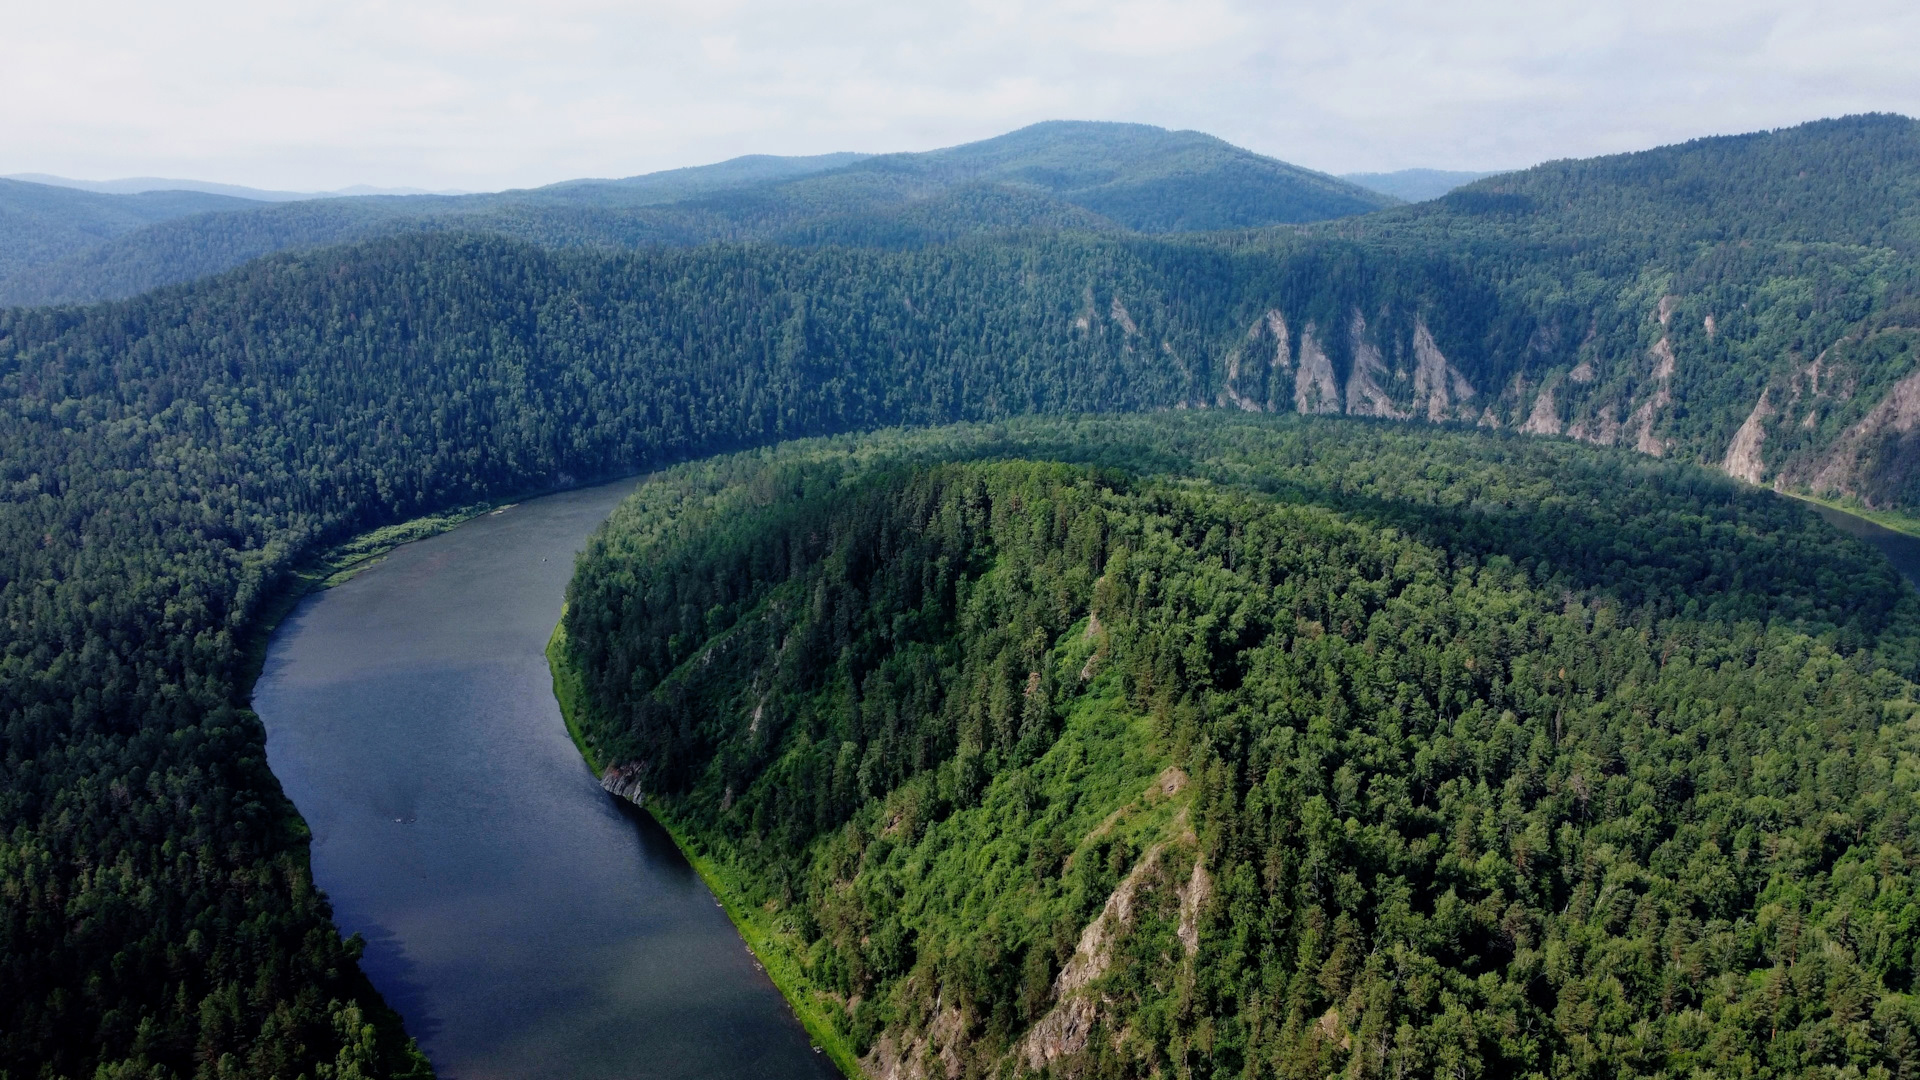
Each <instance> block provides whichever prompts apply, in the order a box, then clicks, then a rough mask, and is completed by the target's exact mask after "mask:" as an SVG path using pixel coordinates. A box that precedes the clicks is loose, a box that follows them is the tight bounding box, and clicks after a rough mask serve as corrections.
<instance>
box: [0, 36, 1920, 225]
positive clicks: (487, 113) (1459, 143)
mask: <svg viewBox="0 0 1920 1080" xmlns="http://www.w3.org/2000/svg"><path fill="white" fill-rule="evenodd" d="M0 27H4V30H0V34H3V35H4V40H5V44H6V47H5V56H6V61H5V63H4V64H0V173H11V172H47V173H56V174H62V175H67V176H75V177H80V178H84V179H106V178H111V177H121V176H133V175H158V176H173V177H190V178H194V179H204V180H219V181H226V182H230V183H241V184H251V185H254V186H258V187H272V188H288V189H296V190H314V189H322V188H335V187H341V186H345V185H348V184H355V183H366V184H377V185H411V186H418V187H425V188H448V187H454V188H465V189H470V190H490V189H496V188H502V187H514V186H528V185H534V184H541V183H547V182H550V181H554V180H561V179H566V178H571V177H579V176H626V175H632V174H635V173H641V172H648V171H652V170H655V169H662V168H671V167H674V166H679V165H692V164H701V163H705V162H709V161H716V160H720V159H723V158H727V157H731V156H734V155H737V154H744V153H777V154H807V153H821V152H825V151H831V150H867V151H886V150H921V149H930V148H933V147H937V146H946V145H951V144H954V143H958V142H965V141H968V140H972V139H977V138H984V137H986V136H990V135H995V134H998V133H1000V132H1003V131H1007V130H1010V129H1012V128H1015V127H1018V126H1020V125H1023V124H1027V123H1031V122H1033V121H1036V120H1045V119H1053V118H1072V119H1099V120H1136V121H1142V122H1146V123H1152V124H1161V125H1164V126H1167V127H1175V128H1198V129H1200V130H1202V131H1207V132H1211V133H1213V134H1215V135H1219V136H1221V137H1222V138H1225V139H1228V140H1230V141H1232V142H1235V143H1239V144H1240V145H1242V146H1246V147H1250V148H1252V149H1254V150H1258V151H1260V152H1262V153H1266V154H1271V155H1273V156H1275V157H1279V158H1283V159H1285V160H1288V161H1292V162H1296V163H1298V164H1302V165H1306V166H1309V167H1312V168H1316V169H1323V170H1326V171H1329V172H1349V171H1358V170H1388V169H1398V168H1406V167H1411V166H1433V167H1439V168H1454V169H1492V168H1505V167H1515V166H1522V165H1528V164H1532V163H1534V162H1537V161H1541V160H1545V159H1548V158H1555V157H1568V156H1584V155H1590V154H1598V153H1607V152H1612V151H1618V150H1631V149H1639V148H1643V147H1647V146H1654V145H1659V144H1661V143H1667V142H1674V141H1678V140H1682V139H1686V138H1691V137H1694V136H1697V135H1706V134H1716V133H1727V132H1737V131H1749V130H1754V129H1758V128H1765V127H1776V126H1781V125H1786V124H1792V123H1798V122H1800V121H1803V120H1809V119H1814V118H1817V117H1822V116H1833V115H1839V114H1843V113H1848V112H1863V111H1874V110H1878V111H1893V112H1904V113H1906V114H1908V115H1920V63H1916V57H1920V3H1916V2H1915V0H1825V2H1822V3H1809V2H1794V3H1780V2H1772V0H1711V2H1689V0H1629V2H1623V3H1608V2H1606V0H1582V2H1578V3H1560V2H1543V0H1533V2H1526V3H1487V2H1480V0H1455V2H1451V3H1441V2H1437V0H1435V2H1420V3H1414V2H1365V0H1361V2H1339V0H1325V2H1317V3H1311V4H1300V3H1242V2H1239V0H1197V2H1193V3H1174V2H1170V0H1055V2H1045V0H941V2H934V3H929V2H915V0H828V2H820V3H805V4H800V3H771V2H765V0H644V2H626V3H619V2H609V0H544V2H542V3H539V4H534V3H522V2H508V0H458V2H446V3H404V2H392V3H386V2H378V0H367V2H363V0H332V2H327V3H314V2H311V0H286V2H273V0H174V2H170V3H152V2H150V0H138V2H136V0H61V2H59V3H46V2H44V0H0Z"/></svg>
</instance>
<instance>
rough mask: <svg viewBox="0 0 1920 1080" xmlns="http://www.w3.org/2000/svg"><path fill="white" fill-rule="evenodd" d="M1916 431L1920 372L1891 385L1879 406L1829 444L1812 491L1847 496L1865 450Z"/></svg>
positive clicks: (1918, 418)
mask: <svg viewBox="0 0 1920 1080" xmlns="http://www.w3.org/2000/svg"><path fill="white" fill-rule="evenodd" d="M1916 427H1920V371H1916V372H1914V373H1913V374H1911V375H1908V376H1907V377H1906V378H1904V379H1901V380H1900V381H1899V382H1897V383H1895V384H1894V386H1893V389H1892V390H1891V391H1889V392H1888V393H1887V396H1886V397H1884V398H1882V399H1881V400H1880V404H1878V405H1875V406H1874V407H1873V409H1872V410H1871V411H1869V412H1868V413H1867V415H1865V416H1863V417H1861V418H1860V420H1859V421H1858V422H1857V423H1855V424H1854V425H1853V426H1852V427H1849V428H1848V429H1847V430H1846V431H1844V432H1842V433H1841V435H1840V437H1839V438H1838V439H1835V440H1834V441H1833V445H1832V446H1831V447H1830V448H1828V450H1827V452H1826V454H1825V455H1823V456H1822V458H1821V460H1820V464H1819V467H1818V469H1817V471H1815V472H1814V474H1813V479H1812V481H1811V485H1810V486H1811V487H1812V488H1813V490H1815V491H1844V492H1851V491H1852V490H1853V481H1854V474H1855V472H1856V471H1857V470H1858V468H1859V466H1860V462H1861V460H1862V458H1863V457H1864V456H1865V453H1866V450H1867V448H1868V447H1869V446H1871V445H1873V444H1874V443H1875V442H1877V441H1878V440H1879V439H1881V438H1882V437H1884V436H1887V435H1905V434H1907V433H1909V432H1911V431H1913V430H1914V428H1916Z"/></svg>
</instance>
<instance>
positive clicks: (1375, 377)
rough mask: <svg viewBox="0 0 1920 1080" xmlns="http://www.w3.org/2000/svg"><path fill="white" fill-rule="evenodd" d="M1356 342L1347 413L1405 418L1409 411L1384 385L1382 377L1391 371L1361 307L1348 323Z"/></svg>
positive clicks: (1348, 380) (1393, 418) (1349, 382)
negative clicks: (1399, 406)
mask: <svg viewBox="0 0 1920 1080" xmlns="http://www.w3.org/2000/svg"><path fill="white" fill-rule="evenodd" d="M1347 333H1348V336H1349V337H1350V338H1351V339H1352V344H1353V373H1352V374H1351V375H1348V376H1347V412H1348V413H1349V414H1350V415H1353V416H1383V417H1386V418H1388V419H1390V420H1405V419H1407V414H1406V413H1403V412H1401V411H1400V410H1399V409H1396V408H1394V405H1393V399H1392V398H1391V397H1389V396H1388V395H1387V392H1386V390H1384V389H1382V388H1381V386H1380V378H1381V377H1382V376H1385V375H1388V374H1390V373H1389V372H1388V370H1387V364H1386V361H1385V360H1383V359H1382V358H1381V356H1380V348H1379V346H1377V345H1375V344H1374V343H1373V339H1372V338H1371V337H1370V336H1369V335H1368V334H1367V320H1366V317H1365V316H1363V315H1361V314H1360V312H1359V311H1358V310H1355V311H1354V313H1353V318H1352V319H1351V320H1350V321H1349V322H1348V323H1347Z"/></svg>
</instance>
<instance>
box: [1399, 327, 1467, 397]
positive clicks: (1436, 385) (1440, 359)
mask: <svg viewBox="0 0 1920 1080" xmlns="http://www.w3.org/2000/svg"><path fill="white" fill-rule="evenodd" d="M1413 359H1414V368H1413V411H1414V412H1415V413H1419V412H1421V411H1423V410H1424V411H1425V412H1426V414H1427V419H1429V420H1432V421H1435V422H1439V421H1441V420H1445V419H1448V418H1449V417H1451V416H1452V415H1453V408H1454V404H1455V403H1456V402H1461V403H1464V402H1466V401H1467V400H1468V399H1470V398H1472V397H1473V395H1474V390H1473V384H1472V383H1470V382H1468V381H1467V377H1466V376H1465V375H1462V374H1461V373H1460V371H1459V369H1457V368H1455V367H1454V366H1453V365H1452V364H1451V363H1448V362H1447V358H1446V355H1445V354H1444V353H1442V352H1441V351H1440V346H1438V345H1436V344H1434V341H1433V333H1432V331H1430V330H1428V329H1427V321H1426V320H1425V319H1416V320H1414V323H1413Z"/></svg>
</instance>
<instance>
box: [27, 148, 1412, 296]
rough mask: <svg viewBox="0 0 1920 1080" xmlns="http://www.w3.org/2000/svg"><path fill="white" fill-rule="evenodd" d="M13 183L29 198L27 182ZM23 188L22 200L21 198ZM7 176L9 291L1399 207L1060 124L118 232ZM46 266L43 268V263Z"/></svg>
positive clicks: (229, 213) (1229, 151) (1202, 226)
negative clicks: (952, 141)
mask: <svg viewBox="0 0 1920 1080" xmlns="http://www.w3.org/2000/svg"><path fill="white" fill-rule="evenodd" d="M10 193H12V194H11V195H10ZM9 197H11V198H12V200H13V201H12V202H7V201H4V200H6V199H8V198H9ZM67 201H68V202H70V203H71V204H72V206H73V209H72V210H71V211H65V210H64V209H63V208H62V207H61V198H60V196H58V195H57V194H54V193H48V192H41V193H36V195H35V197H34V201H31V202H30V201H29V200H28V198H27V196H26V195H25V194H24V193H16V192H14V189H13V188H11V187H8V188H0V212H5V213H6V214H7V216H6V217H5V218H4V219H0V241H4V242H6V243H7V245H8V246H9V247H17V248H18V249H20V250H22V251H30V252H31V253H32V254H31V256H28V257H23V258H22V259H20V260H19V265H16V266H14V267H12V268H10V269H9V268H5V267H0V272H5V276H4V277H0V303H11V304H41V303H74V302H86V301H91V300H100V299H110V298H114V297H120V296H131V295H133V294H135V293H138V292H143V291H145V290H147V289H150V288H154V287H157V286H160V285H167V284H172V283H175V282H179V281H188V280H192V279H193V278H195V277H201V276H204V275H206V274H210V273H217V272H219V271H221V270H224V269H227V268H229V267H232V266H237V265H239V264H240V263H242V262H245V261H247V260H248V259H252V258H257V257H259V256H261V255H266V254H269V253H272V252H275V251H285V250H292V249H298V248H303V247H316V246H322V245H326V244H333V243H342V242H348V241H353V240H363V239H368V238H370V237H373V236H380V235H388V234H392V233H395V232H401V231H419V230H435V231H446V230H482V231H489V232H497V233H502V234H504V235H509V236H517V237H520V238H522V239H527V240H530V241H533V242H536V243H541V244H547V245H557V246H589V247H614V248H622V247H632V246H635V245H638V244H647V243H655V244H694V243H703V242H708V241H714V240H727V241H742V240H771V241H775V242H785V243H833V242H856V243H863V244H883V245H889V246H900V245H911V244H919V243H928V242H934V241H938V240H944V239H950V238H952V237H955V236H959V235H963V234H966V233H971V232H978V231H991V230H997V229H1007V228H1017V227H1023V226H1047V227H1062V226H1070V227H1074V228H1080V229H1088V230H1101V229H1130V230H1138V231H1142V232H1189V231H1200V230H1209V229H1224V228H1248V227H1259V226H1265V225H1274V224H1284V223H1299V222H1306V221H1316V220H1320V219H1323V218H1328V217H1338V216H1342V215H1346V214H1355V213H1362V212H1365V211H1368V210H1374V209H1378V208H1380V207H1383V206H1386V205H1390V204H1391V203H1392V202H1393V201H1394V200H1393V198H1392V197H1391V196H1385V195H1382V194H1380V193H1379V192H1375V191H1371V190H1368V189H1365V188H1362V187H1359V186H1357V185H1354V184H1350V183H1347V182H1345V181H1342V180H1338V179H1336V178H1334V177H1330V176H1327V175H1325V174H1322V173H1316V172H1313V171H1311V170H1308V169H1302V168H1299V167H1297V166H1293V165H1288V164H1286V163H1285V162H1281V161H1276V160H1274V159H1272V158H1268V157H1264V156H1262V155H1259V154H1255V153H1252V152H1250V151H1246V150H1242V149H1240V148H1238V147H1235V146H1232V145H1231V144H1228V143H1226V142H1223V141H1221V140H1219V139H1216V138H1213V137H1212V136H1209V135H1203V134H1201V133H1199V132H1190V131H1189V132H1175V131H1167V130H1164V129H1162V128H1155V127H1150V126H1147V125H1143V124H1102V123H1081V122H1064V121H1062V122H1053V123H1045V124H1036V125H1034V126H1032V127H1028V128H1023V129H1021V130H1020V131H1016V132H1013V133H1010V134H1008V135H1003V136H1000V137H998V138H994V139H987V140H984V141H982V142H977V143H969V144H966V145H964V146H956V147H951V148H948V149H945V150H934V151H929V152H926V153H914V154H885V155H873V156H863V155H856V154H827V155H820V156H816V157H802V158H777V157H766V156H754V157H745V158H736V159H734V160H732V161H726V162H721V163H719V164H716V165H708V166H701V167H696V168H689V169H676V170H671V171H668V172H664V173H654V174H650V175H647V176H640V177H633V178H630V179H626V180H606V181H596V180H576V181H569V182H566V183H561V184H555V185H551V186H549V187H544V188H536V189H532V190H529V191H509V192H499V193H494V194H489V195H470V196H460V197H434V196H414V197H378V196H369V197H360V198H354V199H351V200H346V199H330V200H323V201H305V202H296V203H287V204H282V205H275V206H267V207H259V206H240V207H235V206H225V207H219V208H213V207H209V208H208V209H219V210H224V211H226V212H224V213H193V214H182V215H175V216H174V217H173V218H172V219H170V220H164V221H158V220H156V221H154V222H152V223H150V227H145V228H127V229H122V230H119V231H118V232H116V233H114V234H112V235H111V236H106V237H100V236H98V235H96V234H97V233H98V231H99V230H96V232H95V233H94V234H85V233H81V232H79V231H78V230H76V229H74V228H73V227H71V226H70V225H69V224H68V221H67V218H68V216H69V215H70V216H72V217H75V218H79V217H83V216H86V215H93V216H98V215H99V214H100V211H99V210H97V209H92V207H93V206H94V205H95V204H92V203H87V202H84V201H82V200H80V199H78V198H77V197H70V198H69V199H68V200H67ZM28 271H30V272H28Z"/></svg>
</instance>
